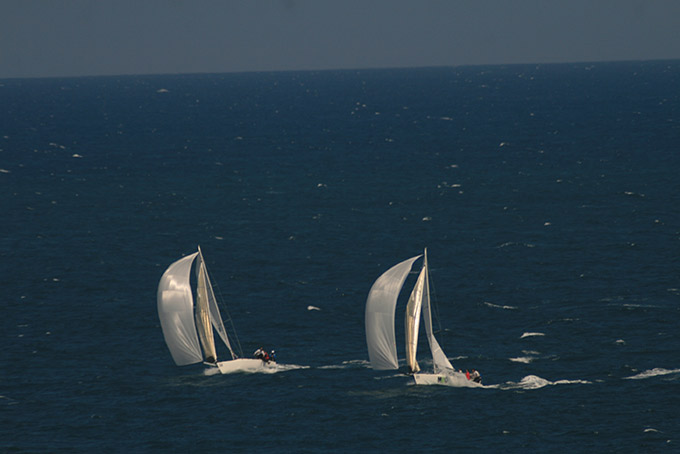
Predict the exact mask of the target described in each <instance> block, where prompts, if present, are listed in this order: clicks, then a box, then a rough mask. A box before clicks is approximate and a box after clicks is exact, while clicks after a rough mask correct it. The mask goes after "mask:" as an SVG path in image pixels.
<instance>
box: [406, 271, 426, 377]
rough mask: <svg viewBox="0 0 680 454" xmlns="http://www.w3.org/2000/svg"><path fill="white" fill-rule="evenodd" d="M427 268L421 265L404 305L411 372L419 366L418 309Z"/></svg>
mask: <svg viewBox="0 0 680 454" xmlns="http://www.w3.org/2000/svg"><path fill="white" fill-rule="evenodd" d="M426 273H427V270H426V269H425V267H423V269H422V270H420V275H419V276H418V281H417V282H416V285H415V287H413V291H412V292H411V296H410V297H409V299H408V304H407V305H406V317H405V319H406V321H405V333H406V364H407V365H408V367H409V370H410V371H411V372H418V371H419V370H420V367H419V366H418V361H417V360H416V352H417V351H418V331H419V328H420V309H421V308H422V305H423V287H424V284H425V274H426Z"/></svg>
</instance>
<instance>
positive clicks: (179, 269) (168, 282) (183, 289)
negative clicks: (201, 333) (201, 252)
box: [157, 252, 203, 366]
mask: <svg viewBox="0 0 680 454" xmlns="http://www.w3.org/2000/svg"><path fill="white" fill-rule="evenodd" d="M197 255H198V252H196V253H194V254H191V255H188V256H186V257H184V258H182V259H179V260H177V261H176V262H175V263H173V264H172V265H170V267H168V269H167V270H166V271H165V273H163V276H162V277H161V280H160V282H159V284H158V293H157V300H158V317H159V318H160V321H161V328H162V330H163V337H164V338H165V343H166V344H167V345H168V349H169V350H170V354H171V355H172V359H173V360H174V361H175V364H177V365H178V366H184V365H187V364H193V363H198V362H200V361H202V360H203V356H202V355H201V347H200V345H199V342H198V336H197V335H196V325H195V322H194V299H193V296H192V292H191V284H190V279H191V265H192V263H193V261H194V259H195V258H196V256H197Z"/></svg>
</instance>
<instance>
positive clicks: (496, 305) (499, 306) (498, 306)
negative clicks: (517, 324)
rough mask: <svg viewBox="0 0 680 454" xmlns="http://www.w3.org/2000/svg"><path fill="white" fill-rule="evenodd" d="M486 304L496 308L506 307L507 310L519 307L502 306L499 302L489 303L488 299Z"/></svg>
mask: <svg viewBox="0 0 680 454" xmlns="http://www.w3.org/2000/svg"><path fill="white" fill-rule="evenodd" d="M484 304H485V305H486V306H489V307H493V308H494V309H506V310H515V309H517V307H516V306H501V305H498V304H493V303H489V302H488V301H484Z"/></svg>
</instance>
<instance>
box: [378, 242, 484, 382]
mask: <svg viewBox="0 0 680 454" xmlns="http://www.w3.org/2000/svg"><path fill="white" fill-rule="evenodd" d="M421 257H422V258H423V265H422V268H421V270H420V273H419V275H418V280H417V281H416V284H415V286H414V287H413V290H412V291H411V296H410V297H409V300H408V303H407V305H406V315H405V337H406V364H407V366H408V370H409V373H410V374H412V376H413V379H414V380H415V382H416V384H417V385H446V386H457V387H478V386H481V384H479V383H476V382H474V381H472V380H469V379H468V378H467V376H466V374H464V373H462V372H461V371H456V370H455V369H454V368H453V366H452V365H451V363H450V362H449V360H448V358H447V357H446V355H445V354H444V351H443V350H442V348H441V347H440V346H439V342H437V339H436V338H435V337H434V333H433V331H432V310H431V308H430V282H429V281H430V276H429V271H428V264H427V249H425V250H424V252H423V254H420V255H417V256H415V257H411V258H410V259H407V260H404V261H403V262H401V263H398V264H396V265H394V266H393V267H392V268H390V269H389V270H387V271H386V272H385V273H383V274H382V275H381V276H380V277H379V278H378V279H377V280H376V281H375V282H374V283H373V286H372V287H371V290H370V291H369V293H368V298H367V300H366V343H367V345H368V356H369V359H370V362H371V367H373V369H376V370H391V369H398V368H399V363H398V360H397V343H396V340H395V334H394V314H395V311H396V306H397V298H398V297H399V293H400V292H401V289H402V287H403V286H404V281H405V280H406V277H407V276H408V274H409V273H410V271H411V268H412V267H413V264H414V262H415V261H416V260H418V259H420V258H421ZM421 315H422V319H423V321H424V322H425V332H426V334H427V340H428V343H429V346H430V352H431V353H432V363H433V366H434V372H433V373H423V372H421V371H420V366H419V365H418V361H417V360H416V352H417V349H418V333H419V330H420V319H421Z"/></svg>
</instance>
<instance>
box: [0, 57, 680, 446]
mask: <svg viewBox="0 0 680 454" xmlns="http://www.w3.org/2000/svg"><path fill="white" fill-rule="evenodd" d="M679 174H680V61H651V62H621V63H594V64H555V65H538V66H536V65H520V66H487V67H460V68H427V69H394V70H360V71H327V72H326V71H324V72H279V73H250V74H208V75H167V76H125V77H122V76H121V77H93V78H64V79H6V80H0V188H1V191H0V208H1V210H2V221H1V222H0V290H1V292H0V293H1V295H2V296H1V297H0V301H1V303H2V309H1V314H2V317H0V333H1V334H0V336H2V349H1V350H0V451H1V452H9V453H25V452H28V453H31V452H36V453H43V452H49V453H62V452H63V453H93V452H122V453H128V452H159V453H174V452H177V453H188V452H196V453H213V452H215V453H218V452H275V453H276V452H286V453H287V452H295V453H298V452H300V453H327V452H338V453H344V452H415V451H422V452H465V451H468V452H477V453H501V452H504V453H505V452H507V453H525V452H551V453H553V452H568V453H574V452H579V453H594V452H598V453H603V452H616V453H622V452H630V453H640V452H644V453H657V452H658V453H677V452H680V329H679V328H680V260H679V259H678V257H679V256H680V182H679V181H680V180H679V178H678V175H679ZM198 245H200V246H201V248H202V250H203V255H204V257H205V259H206V263H207V265H208V268H209V270H210V272H211V275H212V280H213V283H214V284H216V290H217V293H218V295H221V299H222V301H223V303H224V304H225V307H226V308H227V310H228V312H229V314H230V316H231V318H232V320H233V322H234V326H235V328H236V331H237V333H238V336H239V340H240V343H241V346H242V349H243V351H244V352H245V354H246V355H249V354H250V353H251V352H252V351H253V350H255V349H256V348H257V347H259V346H264V347H265V348H267V349H275V350H276V352H277V355H278V359H279V362H280V363H282V364H286V365H287V367H286V370H282V371H279V372H277V373H270V374H234V375H206V374H205V373H204V368H203V367H202V366H200V365H197V366H187V367H183V368H180V367H177V366H175V364H174V362H173V361H172V358H171V356H170V354H169V352H168V350H167V347H166V345H165V343H164V340H163V335H162V333H161V328H160V323H159V319H158V314H157V309H156V289H157V285H158V282H159V279H160V277H161V275H162V273H163V271H164V270H165V269H166V268H167V267H168V266H169V265H170V264H171V263H172V262H174V261H175V260H177V259H179V258H180V257H182V256H184V255H187V254H190V253H192V252H195V251H196V247H197V246H198ZM425 247H427V248H428V259H429V264H430V268H431V282H432V285H433V289H432V291H433V299H434V301H435V304H436V305H435V308H436V311H435V315H436V316H437V317H436V322H435V326H436V328H437V333H436V335H437V337H438V339H439V343H440V344H441V346H442V348H443V349H444V351H445V352H446V354H447V355H448V356H449V358H450V359H451V362H452V363H453V364H454V366H456V367H458V368H461V369H463V370H465V369H472V368H475V369H478V370H480V371H481V373H482V376H483V379H484V384H485V385H486V386H485V388H482V389H469V388H450V387H443V386H441V387H440V386H414V385H413V383H412V379H410V378H409V377H407V376H405V375H402V374H401V373H400V372H399V371H387V372H386V371H374V370H372V369H371V368H370V366H369V363H368V354H367V350H366V342H365V333H364V306H365V301H366V296H367V294H368V290H369V289H370V287H371V285H372V284H373V282H374V280H375V279H376V278H377V277H378V276H379V275H380V274H381V273H382V272H384V271H385V270H387V269H388V268H389V267H391V266H392V265H394V264H396V263H398V262H400V261H402V260H405V259H407V258H409V257H412V256H414V255H417V254H419V253H421V252H422V250H423V248H425ZM412 278H414V277H413V276H412V277H411V278H409V279H412ZM407 293H408V292H405V295H403V296H407ZM403 310H404V304H403V302H400V305H399V306H398V308H397V338H398V340H399V344H398V349H399V354H400V357H401V358H403V351H404V346H403V342H402V341H401V339H402V338H403V322H402V317H403ZM427 350H428V349H427V344H426V343H421V348H420V351H419V357H420V360H421V366H423V367H424V369H427V368H428V365H429V364H431V359H430V360H428V355H427V354H428V352H427Z"/></svg>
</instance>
